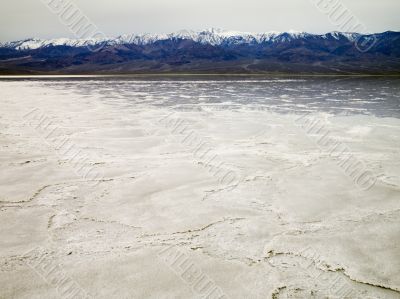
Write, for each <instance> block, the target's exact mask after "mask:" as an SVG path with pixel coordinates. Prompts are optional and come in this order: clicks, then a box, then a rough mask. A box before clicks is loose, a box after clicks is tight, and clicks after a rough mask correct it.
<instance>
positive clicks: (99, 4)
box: [0, 0, 400, 42]
mask: <svg viewBox="0 0 400 299" xmlns="http://www.w3.org/2000/svg"><path fill="white" fill-rule="evenodd" d="M46 1H50V0H0V28H1V29H0V41H2V42H4V41H13V40H19V39H24V38H28V37H37V38H56V37H74V35H73V34H72V33H71V32H70V31H69V29H68V27H67V26H64V25H63V24H62V23H61V22H60V20H59V17H58V16H57V15H56V14H54V13H52V12H51V11H50V10H49V9H48V8H47V7H46V4H45V2H46ZM54 1H63V0H54ZM314 1H316V0H314ZM325 1H332V0H325ZM339 1H341V3H343V4H344V5H345V6H347V7H348V8H349V10H350V11H351V12H352V13H353V14H354V15H355V16H356V17H357V18H358V19H359V20H360V22H362V23H363V24H364V25H365V28H366V29H367V31H368V32H383V31H386V30H394V31H400V18H399V13H400V0H376V1H374V0H339ZM74 3H75V4H76V5H77V6H78V7H79V8H80V9H81V10H82V11H83V12H84V13H85V14H86V15H87V16H88V17H89V18H90V19H91V20H92V21H93V23H95V24H96V25H97V27H98V28H99V29H100V30H101V31H102V32H104V33H105V34H106V35H107V36H117V35H120V34H130V33H169V32H173V31H178V30H181V29H194V30H198V29H205V28H209V27H216V28H222V29H228V30H238V31H251V32H265V31H271V30H275V31H288V30H298V31H307V32H310V33H325V32H329V31H334V30H339V31H340V28H338V27H337V26H335V25H334V24H332V22H331V21H330V19H329V17H328V16H327V15H326V14H324V13H323V12H321V11H320V10H318V8H317V7H316V6H315V5H314V4H313V2H312V0H141V1H139V0H74Z"/></svg>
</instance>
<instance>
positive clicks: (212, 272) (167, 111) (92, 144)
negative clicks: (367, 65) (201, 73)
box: [0, 76, 400, 299]
mask: <svg viewBox="0 0 400 299" xmlns="http://www.w3.org/2000/svg"><path fill="white" fill-rule="evenodd" d="M0 167H1V168H0V169H1V170H0V298H41V299H42V298H211V299H214V298H273V299H278V298H318V299H319V298H360V299H361V298H362V299H364V298H382V299H383V298H400V79H398V78H346V77H342V78H333V77H327V78H317V77H315V78H313V77H308V78H299V77H298V78H262V77H253V78H241V77H235V78H231V77H219V78H212V77H206V76H205V77H198V78H197V77H183V78H180V77H168V78H162V77H160V78H156V77H151V78H149V77H141V78H132V77H60V78H52V77H46V78H34V77H33V78H14V77H7V78H5V77H3V78H1V79H0Z"/></svg>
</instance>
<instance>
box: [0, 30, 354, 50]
mask: <svg viewBox="0 0 400 299" xmlns="http://www.w3.org/2000/svg"><path fill="white" fill-rule="evenodd" d="M310 36H317V37H320V38H324V39H326V38H334V39H337V40H339V39H343V38H344V39H347V40H349V41H354V40H355V39H357V37H358V36H359V34H358V33H343V32H337V31H335V32H330V33H326V34H323V35H315V34H310V33H306V32H300V31H294V30H290V31H287V32H278V31H267V32H262V33H253V32H241V31H233V30H229V31H228V30H222V29H219V28H209V29H205V30H198V31H194V30H180V31H177V32H174V33H169V34H154V33H147V34H131V35H128V34H125V35H120V36H118V37H116V38H109V39H93V38H91V39H90V38H89V39H71V38H57V39H49V40H43V39H35V38H31V39H26V40H22V41H16V42H9V43H4V44H0V47H7V48H13V49H16V50H33V49H38V48H41V47H46V46H71V47H82V46H88V45H94V44H97V43H100V42H106V43H107V44H109V45H117V44H135V45H148V44H153V43H155V42H157V41H163V40H176V39H186V40H192V41H194V42H197V43H201V44H209V45H213V46H216V45H224V44H227V45H232V44H261V43H274V42H290V41H291V40H296V39H302V38H307V37H310Z"/></svg>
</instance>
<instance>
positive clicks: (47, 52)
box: [0, 29, 400, 75]
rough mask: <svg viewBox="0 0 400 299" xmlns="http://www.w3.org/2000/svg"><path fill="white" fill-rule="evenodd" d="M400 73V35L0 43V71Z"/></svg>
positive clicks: (185, 34)
mask: <svg viewBox="0 0 400 299" xmlns="http://www.w3.org/2000/svg"><path fill="white" fill-rule="evenodd" d="M142 73H145V74H146V73H196V74H197V73H199V74H200V73H215V74H227V73H229V74H242V73H243V74H245V73H246V74H247V73H249V74H280V73H282V74H396V75H398V74H400V32H394V31H387V32H383V33H377V34H360V33H345V32H330V33H326V34H310V33H306V32H294V31H290V32H265V33H248V32H237V31H223V30H218V29H208V30H203V31H189V30H183V31H179V32H176V33H171V34H141V35H122V36H119V37H116V38H109V39H67V38H60V39H49V40H41V39H26V40H21V41H14V42H7V43H2V44H0V74H142Z"/></svg>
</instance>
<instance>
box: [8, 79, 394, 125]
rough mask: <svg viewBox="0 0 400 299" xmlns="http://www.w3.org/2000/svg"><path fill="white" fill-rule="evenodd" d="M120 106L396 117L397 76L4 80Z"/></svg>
mask: <svg viewBox="0 0 400 299" xmlns="http://www.w3.org/2000/svg"><path fill="white" fill-rule="evenodd" d="M1 80H7V81H9V80H24V81H25V80H28V81H37V82H35V84H39V85H42V86H43V87H49V88H55V89H59V90H62V91H73V92H76V93H79V94H81V95H86V96H93V95H96V96H99V97H101V98H102V99H103V100H104V101H105V102H108V103H119V104H123V105H154V106H167V107H173V108H176V109H185V110H187V109H189V110H190V109H195V110H198V109H201V108H202V107H206V106H210V105H211V106H214V107H218V108H220V109H238V108H241V107H246V108H250V109H268V110H272V111H275V112H282V113H291V112H294V113H304V112H326V113H330V114H342V115H348V114H365V115H375V116H379V117H395V118H400V78H396V77H392V78H390V77H388V78H385V77H340V78H337V77H301V78H254V77H244V78H243V77H208V76H206V77H150V78H149V77H143V78H137V77H98V76H97V77H60V78H49V77H44V78H22V79H15V78H8V79H4V78H3V79H1V78H0V82H1Z"/></svg>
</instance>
